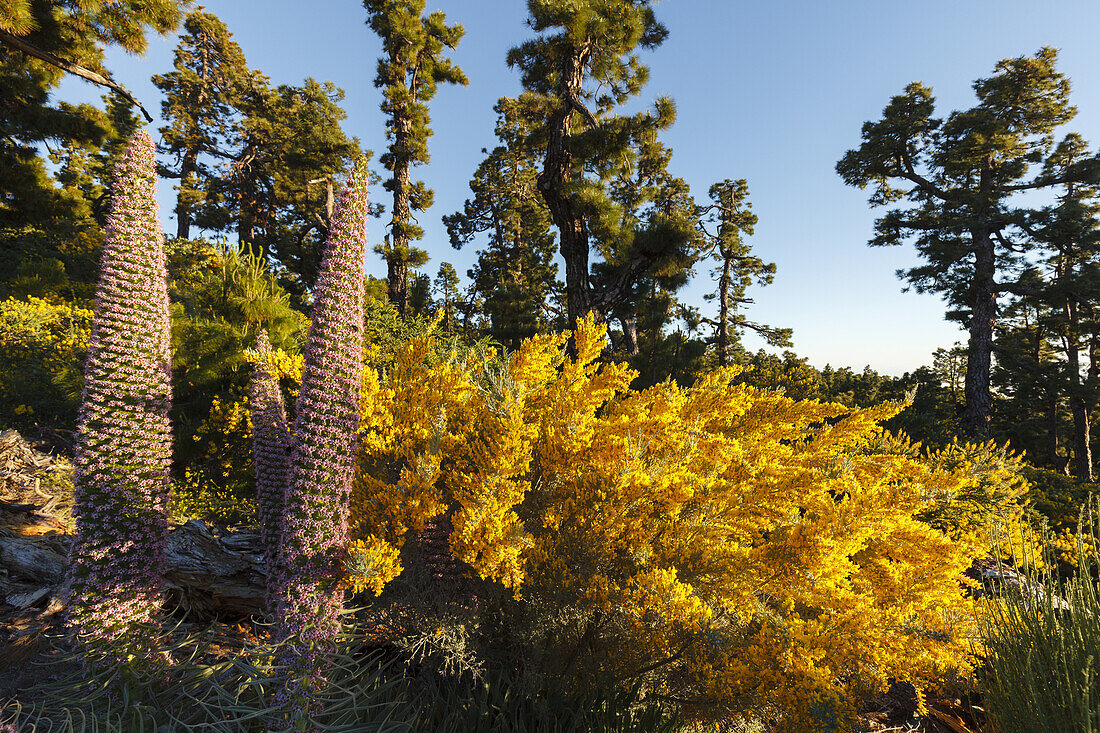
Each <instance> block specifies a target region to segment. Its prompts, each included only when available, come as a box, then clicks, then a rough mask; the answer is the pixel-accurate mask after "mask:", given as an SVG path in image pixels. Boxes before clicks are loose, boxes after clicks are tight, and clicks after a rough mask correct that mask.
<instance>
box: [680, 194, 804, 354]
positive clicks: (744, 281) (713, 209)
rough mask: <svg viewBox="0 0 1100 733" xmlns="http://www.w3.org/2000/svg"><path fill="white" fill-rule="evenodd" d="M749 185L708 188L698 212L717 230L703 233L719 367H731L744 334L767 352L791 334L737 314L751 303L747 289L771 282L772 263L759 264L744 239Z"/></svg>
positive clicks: (751, 221)
mask: <svg viewBox="0 0 1100 733" xmlns="http://www.w3.org/2000/svg"><path fill="white" fill-rule="evenodd" d="M748 197H749V185H748V182H747V181H745V179H744V178H739V179H737V180H736V181H731V180H729V179H728V178H727V179H726V180H724V181H721V182H720V183H715V184H714V185H713V186H711V187H710V199H711V202H712V203H711V204H710V206H707V207H705V208H704V209H702V211H700V214H701V215H706V214H710V215H711V218H712V220H713V221H714V222H715V223H716V224H717V229H716V231H715V232H714V234H710V233H709V232H708V234H707V238H708V240H709V242H708V250H709V254H710V255H711V256H712V257H714V258H715V259H717V260H718V261H719V263H720V264H719V265H718V268H717V270H716V273H717V274H718V292H717V293H715V294H713V295H707V296H706V297H707V299H708V300H717V301H718V320H717V321H710V323H711V324H712V325H713V326H714V331H715V338H714V343H715V347H716V352H717V355H718V364H719V366H727V365H729V364H731V363H732V356H731V354H732V351H733V350H734V349H735V348H739V347H740V345H741V333H742V332H743V331H744V329H746V328H748V329H750V330H752V331H755V332H756V333H758V334H760V335H761V336H762V337H763V338H764V340H765V341H766V342H768V343H769V344H771V345H772V346H782V347H789V346H790V345H791V330H790V329H789V328H775V327H772V326H767V325H764V324H761V323H755V322H753V321H749V320H747V319H746V318H745V316H744V315H743V314H742V313H739V312H738V310H739V309H740V308H741V306H744V305H747V304H749V303H752V299H751V298H747V297H745V291H746V290H747V289H748V288H749V286H750V285H752V284H753V283H755V284H757V285H762V286H763V285H770V284H771V282H772V279H773V278H774V277H775V263H772V262H764V261H763V260H762V259H760V258H759V257H757V256H755V255H753V254H752V248H751V247H750V246H749V244H748V242H746V241H745V238H746V237H748V236H752V232H753V227H754V226H756V222H757V217H756V214H754V213H752V204H750V203H749V202H748Z"/></svg>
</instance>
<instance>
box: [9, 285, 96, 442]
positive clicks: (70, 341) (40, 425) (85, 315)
mask: <svg viewBox="0 0 1100 733" xmlns="http://www.w3.org/2000/svg"><path fill="white" fill-rule="evenodd" d="M91 327H92V312H91V311H90V310H86V309H84V308H80V307H78V306H74V305H71V304H69V303H66V302H64V301H60V302H59V301H57V300H56V299H55V300H53V301H48V300H43V299H40V298H35V297H33V296H32V297H30V298H28V299H26V300H20V299H15V298H9V299H8V300H5V301H2V302H0V354H2V355H3V356H2V358H3V367H2V368H0V425H2V426H3V427H4V428H14V429H16V430H19V431H20V432H21V433H23V434H24V435H34V434H40V431H45V433H46V434H47V435H48V434H49V433H50V432H52V431H57V430H61V431H71V430H73V429H74V428H75V426H76V411H77V408H78V407H79V406H80V391H81V388H82V386H83V377H82V374H81V370H82V367H83V365H84V358H85V356H86V354H87V350H88V336H89V334H90V332H91Z"/></svg>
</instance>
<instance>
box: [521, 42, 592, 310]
mask: <svg viewBox="0 0 1100 733" xmlns="http://www.w3.org/2000/svg"><path fill="white" fill-rule="evenodd" d="M588 55H589V52H588V50H587V49H585V48H573V49H572V52H571V53H569V54H566V55H565V57H564V58H563V59H562V62H561V63H562V74H561V81H560V83H559V85H558V100H557V107H556V109H555V110H554V112H553V114H551V116H550V120H549V123H548V128H549V129H548V131H549V141H548V143H547V146H546V158H545V159H544V161H543V168H542V172H541V173H540V174H539V177H538V189H539V193H540V194H541V195H542V198H543V200H544V201H545V202H546V206H547V208H548V209H550V217H551V218H552V219H553V220H554V225H555V226H556V227H557V228H558V233H559V237H560V239H559V251H560V252H561V256H562V259H563V260H565V306H566V314H567V316H568V318H569V325H570V327H575V326H576V322H577V320H578V319H580V318H583V317H584V316H586V315H588V313H589V312H591V311H593V310H596V314H595V315H596V318H597V320H598V321H601V322H602V321H603V320H604V317H605V314H604V313H603V312H602V311H601V310H597V309H596V306H597V303H596V302H595V298H594V297H593V296H594V294H593V292H592V286H591V283H590V281H589V267H588V258H589V242H588V225H587V223H586V222H585V219H584V214H583V213H581V211H580V210H579V208H578V207H577V206H575V205H574V203H573V201H572V200H571V199H570V197H569V196H567V195H565V194H564V192H563V189H564V186H565V184H566V183H567V182H568V181H569V180H570V179H571V178H572V176H573V153H572V151H571V150H570V149H569V148H570V142H571V140H572V136H573V115H574V113H575V112H577V106H578V103H577V101H576V100H577V99H578V98H579V95H580V92H581V88H582V85H583V83H584V71H585V67H586V66H587V64H588Z"/></svg>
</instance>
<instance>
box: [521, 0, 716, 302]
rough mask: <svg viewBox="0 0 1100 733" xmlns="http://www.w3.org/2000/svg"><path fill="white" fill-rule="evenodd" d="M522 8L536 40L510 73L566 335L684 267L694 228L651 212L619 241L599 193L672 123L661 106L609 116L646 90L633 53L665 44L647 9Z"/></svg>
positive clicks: (639, 4) (607, 194) (546, 4)
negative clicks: (537, 159)
mask: <svg viewBox="0 0 1100 733" xmlns="http://www.w3.org/2000/svg"><path fill="white" fill-rule="evenodd" d="M527 7H528V11H529V19H528V23H529V25H530V26H531V27H532V28H533V29H534V30H535V32H536V33H538V34H539V35H538V36H537V37H535V38H533V39H531V40H529V41H527V42H526V43H524V44H522V45H521V46H519V47H517V48H514V49H512V50H511V51H510V52H509V53H508V64H509V65H510V66H513V67H516V68H518V69H519V70H520V72H521V74H522V82H523V86H524V93H523V94H522V95H521V96H520V97H519V100H518V103H519V105H520V107H521V108H522V110H523V114H524V116H525V118H526V125H527V128H528V129H529V130H530V136H529V140H528V145H530V146H531V147H532V148H533V149H537V150H540V151H541V158H542V162H541V171H540V173H539V177H538V181H537V185H538V190H539V194H540V195H541V196H542V197H543V199H544V200H545V202H546V205H547V207H548V208H549V210H550V214H551V217H552V219H553V221H554V224H555V226H557V228H558V236H559V249H560V253H561V256H562V258H563V259H564V260H565V294H566V298H565V299H566V309H567V316H568V319H569V321H570V323H575V322H576V320H577V319H578V318H580V317H582V316H584V315H585V314H587V313H589V312H594V313H595V314H596V317H597V318H599V319H600V320H606V319H608V318H609V317H615V315H616V314H615V311H616V310H619V311H622V309H623V308H624V307H625V306H626V305H627V304H629V303H630V302H632V300H633V299H634V297H635V296H636V293H637V288H638V286H639V283H640V281H641V280H642V279H644V277H645V276H646V275H647V274H650V273H651V272H652V271H655V270H657V269H659V268H660V267H661V265H662V264H663V263H669V262H676V261H681V262H682V261H685V260H686V259H690V257H689V254H688V250H690V248H691V246H692V245H693V243H694V239H695V236H694V230H693V227H691V226H684V222H683V221H681V220H679V219H678V218H677V217H676V216H675V215H671V216H670V215H669V214H668V213H666V212H665V211H661V210H660V209H657V210H655V211H654V212H653V215H652V216H648V215H647V216H645V217H639V218H638V221H637V223H638V226H639V227H640V228H638V229H637V230H636V231H628V229H627V228H625V227H624V226H622V225H623V224H625V223H627V222H628V221H629V219H630V217H629V212H626V215H625V216H624V211H623V209H622V208H621V203H620V201H618V200H616V198H615V197H614V196H613V195H612V192H611V191H610V190H609V186H608V183H607V182H608V181H612V180H615V179H616V178H618V177H620V176H622V175H623V174H624V173H626V174H629V171H632V170H638V169H639V168H642V167H644V165H645V160H644V159H645V157H646V156H647V151H646V147H647V146H648V147H649V152H654V151H655V150H656V148H655V147H654V144H655V141H656V138H657V134H658V132H659V131H660V130H661V129H664V128H666V127H668V126H669V125H670V124H672V122H673V119H674V117H675V109H674V106H673V104H672V102H671V100H669V99H667V98H661V99H659V100H658V101H657V103H656V105H655V107H654V109H653V110H652V111H649V112H640V113H637V114H633V115H623V114H618V113H617V112H616V110H618V109H619V108H620V107H621V106H622V105H624V104H625V103H626V102H627V101H628V100H630V99H631V98H632V97H635V96H637V95H638V94H639V92H640V91H641V89H642V86H643V85H644V84H645V82H646V80H647V78H648V69H647V68H646V67H645V66H644V65H643V64H642V63H641V61H640V60H639V58H638V56H637V53H636V51H637V49H639V48H643V49H652V48H656V47H657V46H659V45H660V44H661V43H662V42H663V41H664V39H665V37H666V36H667V34H668V32H667V30H666V29H665V27H664V26H663V25H661V24H660V23H658V22H657V20H656V18H655V16H654V13H653V9H652V7H651V3H650V1H649V0H578V1H577V2H571V3H560V2H555V0H529V2H528V4H527ZM649 157H650V160H661V159H662V158H661V157H660V156H655V155H650V156H649ZM665 160H666V161H667V159H665ZM649 178H651V179H654V178H656V176H654V175H653V174H652V173H651V174H650V175H649ZM593 250H596V251H597V252H598V254H599V256H600V260H601V261H602V262H601V263H600V264H601V265H602V267H601V269H600V271H599V272H598V273H593V269H592V264H593V262H592V259H593V258H592V255H593Z"/></svg>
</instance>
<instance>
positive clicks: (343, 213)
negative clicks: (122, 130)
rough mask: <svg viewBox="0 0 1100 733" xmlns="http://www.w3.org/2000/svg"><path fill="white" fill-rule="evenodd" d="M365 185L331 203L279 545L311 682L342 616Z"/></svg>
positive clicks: (359, 372)
mask: <svg viewBox="0 0 1100 733" xmlns="http://www.w3.org/2000/svg"><path fill="white" fill-rule="evenodd" d="M366 186H367V170H366V166H365V165H364V164H362V163H360V164H359V165H357V166H356V170H355V172H354V173H353V175H352V177H351V179H350V180H349V181H348V185H347V187H346V188H345V189H344V191H343V193H342V194H341V196H340V200H339V202H338V204H337V207H336V211H335V213H334V215H333V218H332V225H331V228H330V230H329V236H328V241H327V243H326V245H325V252H324V256H323V258H322V261H321V274H320V276H319V277H318V280H317V287H316V289H315V291H314V296H315V299H316V300H315V304H314V306H313V313H312V314H311V318H312V322H311V324H310V328H309V338H308V340H307V342H306V349H305V364H304V368H303V371H302V386H301V391H300V393H299V396H298V402H297V415H296V417H295V420H294V430H293V434H294V443H295V444H294V450H293V453H292V455H291V462H290V483H289V486H288V489H287V493H286V500H285V504H284V513H283V523H282V527H281V530H280V538H279V543H280V544H279V547H280V551H279V558H278V562H279V565H280V568H279V572H280V575H281V577H280V579H279V582H278V586H279V587H278V598H277V601H276V609H275V611H276V614H275V615H276V626H277V629H278V631H279V633H280V634H281V635H282V636H283V637H286V638H289V637H297V639H298V642H297V643H296V644H295V645H294V647H295V648H296V654H297V659H294V660H290V664H291V666H292V667H296V668H297V669H298V671H300V672H301V673H303V674H304V675H305V676H306V677H307V678H308V677H311V676H312V677H313V681H314V682H316V681H318V680H320V677H319V676H314V675H315V673H318V672H319V669H320V666H321V664H322V662H323V659H324V655H325V654H326V653H327V650H328V649H330V648H331V647H332V644H333V643H334V642H335V640H336V638H337V635H338V633H339V630H340V612H341V611H342V610H343V596H344V589H343V587H342V585H341V579H342V578H341V575H342V568H343V561H344V554H345V553H346V550H347V544H348V500H349V498H350V494H351V485H352V478H353V475H354V472H355V463H356V446H357V440H358V437H357V433H358V429H359V411H360V409H361V406H360V390H361V386H362V379H363V264H364V263H363V260H364V255H365V247H366V216H367V192H366ZM297 697H298V695H297V693H296V692H295V691H294V689H293V686H288V687H287V688H285V689H284V691H283V693H282V694H281V695H280V698H282V701H283V702H287V701H294V700H295V698H297ZM297 705H298V703H297V702H295V706H296V707H297Z"/></svg>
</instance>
